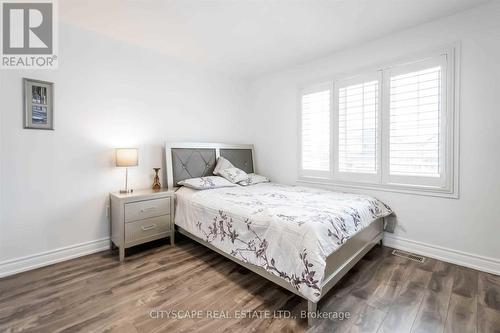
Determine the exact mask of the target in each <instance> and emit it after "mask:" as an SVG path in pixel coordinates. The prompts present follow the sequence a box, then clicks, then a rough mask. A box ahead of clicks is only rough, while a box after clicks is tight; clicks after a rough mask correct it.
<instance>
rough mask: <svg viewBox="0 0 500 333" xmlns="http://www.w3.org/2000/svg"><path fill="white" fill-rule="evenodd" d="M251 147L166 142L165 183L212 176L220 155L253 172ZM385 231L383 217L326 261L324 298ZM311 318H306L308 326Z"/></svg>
mask: <svg viewBox="0 0 500 333" xmlns="http://www.w3.org/2000/svg"><path fill="white" fill-rule="evenodd" d="M253 151H254V149H253V145H233V144H221V143H186V142H178V143H171V142H166V143H165V159H166V165H167V184H168V187H169V188H171V189H172V188H175V187H176V186H177V183H178V182H179V181H181V180H184V179H187V178H193V177H202V176H208V175H211V174H212V172H213V169H214V167H215V164H216V161H217V158H218V157H219V156H223V157H224V158H226V159H228V160H229V161H230V162H231V163H232V164H233V165H234V166H236V167H238V168H240V169H242V170H244V171H245V172H247V173H250V172H255V160H254V154H253ZM383 229H384V220H383V218H380V219H377V220H376V221H374V222H373V223H371V224H370V225H369V226H368V227H366V228H365V229H363V230H362V231H360V232H359V233H358V234H356V235H355V236H354V237H352V238H350V239H349V240H347V241H346V242H345V244H343V245H342V246H341V247H340V248H339V249H338V250H337V251H335V252H333V253H332V254H331V255H329V256H328V257H327V258H326V268H325V277H324V280H323V282H322V284H321V286H322V292H321V297H323V296H324V295H325V294H326V293H328V291H329V290H330V289H332V288H333V286H335V284H336V283H337V282H338V281H339V280H340V279H341V278H342V277H343V276H344V275H345V274H346V273H347V272H348V271H349V270H350V269H351V268H352V267H353V266H354V265H355V264H356V263H357V262H358V261H359V260H360V259H361V258H362V257H363V256H364V255H365V254H366V253H367V252H368V251H370V250H371V249H372V248H373V247H374V246H375V245H376V244H377V243H379V242H380V243H381V242H382V237H383ZM177 230H178V231H179V232H180V233H181V234H183V235H185V236H187V237H189V238H191V239H193V240H195V241H196V242H198V243H200V244H202V245H204V246H206V247H208V248H210V249H212V250H214V251H215V252H217V253H219V254H221V255H223V256H225V257H226V258H228V259H230V260H232V261H234V262H236V263H238V264H240V265H241V266H243V267H245V268H247V269H249V270H251V271H252V272H254V273H257V274H259V275H261V276H262V277H264V278H266V279H268V280H269V281H272V282H274V283H276V284H277V285H279V286H281V287H283V288H285V289H287V290H289V291H291V292H292V293H294V294H296V295H298V296H300V297H302V298H304V296H302V295H301V294H299V293H298V291H297V290H296V289H295V288H294V287H293V286H292V285H291V284H289V283H288V282H287V281H285V280H283V279H281V278H279V277H278V276H276V275H274V274H272V273H269V272H267V271H266V270H265V269H263V268H261V267H258V266H255V265H252V264H248V263H245V262H243V261H241V260H239V259H236V258H235V257H233V256H231V255H230V254H228V253H225V252H223V251H221V250H219V249H218V248H216V247H215V246H213V245H212V244H210V243H208V242H206V241H204V240H203V239H201V238H199V237H197V236H195V235H193V234H191V233H189V232H188V231H186V230H184V229H182V228H180V227H179V226H177ZM307 301H308V306H307V310H308V311H309V312H316V311H317V303H315V302H312V301H310V300H308V299H307ZM312 320H313V316H308V323H309V325H311V323H312Z"/></svg>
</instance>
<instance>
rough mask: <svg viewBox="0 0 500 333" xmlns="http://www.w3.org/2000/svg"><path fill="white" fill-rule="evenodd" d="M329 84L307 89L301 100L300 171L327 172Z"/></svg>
mask: <svg viewBox="0 0 500 333" xmlns="http://www.w3.org/2000/svg"><path fill="white" fill-rule="evenodd" d="M331 95H332V89H331V84H323V85H319V86H316V87H314V88H312V89H308V90H307V91H304V92H303V93H302V98H301V108H302V109H301V110H302V112H301V119H300V121H301V157H302V161H301V164H302V170H311V171H320V172H323V173H325V172H329V170H330V141H331V140H330V119H331Z"/></svg>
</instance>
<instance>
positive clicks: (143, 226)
mask: <svg viewBox="0 0 500 333" xmlns="http://www.w3.org/2000/svg"><path fill="white" fill-rule="evenodd" d="M174 199H175V192H174V191H172V190H167V189H165V190H163V189H162V190H159V191H154V190H137V191H134V192H133V193H126V194H122V193H110V201H111V247H113V244H114V245H116V246H117V247H118V248H119V249H120V261H123V260H125V249H126V248H129V247H132V246H135V245H139V244H143V243H146V242H150V241H153V240H156V239H160V238H164V237H170V244H171V245H174V221H173V216H174Z"/></svg>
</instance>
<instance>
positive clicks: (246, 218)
mask: <svg viewBox="0 0 500 333" xmlns="http://www.w3.org/2000/svg"><path fill="white" fill-rule="evenodd" d="M391 213H392V210H391V208H390V207H389V206H387V205H386V204H384V203H383V202H381V201H380V200H378V199H376V198H373V197H370V196H365V195H359V194H350V193H342V192H333V191H328V190H322V189H317V188H308V187H301V186H288V185H281V184H276V183H262V184H257V185H252V186H238V187H227V188H218V189H210V190H193V189H189V188H186V187H181V188H180V189H179V190H178V191H177V193H176V213H175V224H176V225H178V226H179V227H181V228H183V229H184V230H186V231H188V232H189V233H191V234H193V235H194V236H197V237H198V238H201V239H203V240H204V241H206V242H208V243H210V244H212V245H213V246H215V247H216V248H218V249H220V250H222V251H224V252H226V253H228V254H230V255H231V256H233V257H235V258H237V259H239V260H241V261H243V262H246V263H249V264H253V265H256V266H258V267H261V268H264V269H265V270H266V271H268V272H270V273H272V274H275V275H276V276H278V277H280V278H282V279H284V280H286V281H287V282H288V283H290V284H291V285H292V286H293V287H294V288H296V289H297V291H298V292H299V293H300V294H301V295H303V296H304V297H305V298H307V299H308V300H310V301H313V302H316V301H318V300H319V298H320V297H321V285H322V282H323V278H324V275H325V267H326V258H327V257H328V256H329V255H330V254H332V253H333V252H334V251H336V250H337V249H338V248H340V246H342V244H344V243H345V242H346V241H347V240H348V239H349V238H351V237H353V236H354V235H356V234H357V233H358V232H360V231H361V230H363V229H364V228H366V227H367V226H368V225H370V224H371V223H372V222H373V221H375V220H376V219H378V218H381V217H385V216H387V215H389V214H391Z"/></svg>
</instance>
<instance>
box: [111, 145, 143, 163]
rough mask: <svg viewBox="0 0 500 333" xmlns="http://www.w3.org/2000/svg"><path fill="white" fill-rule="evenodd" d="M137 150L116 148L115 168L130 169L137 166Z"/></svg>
mask: <svg viewBox="0 0 500 333" xmlns="http://www.w3.org/2000/svg"><path fill="white" fill-rule="evenodd" d="M138 155H139V154H138V149H137V148H116V166H117V167H131V166H137V165H138V164H139V156H138Z"/></svg>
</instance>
